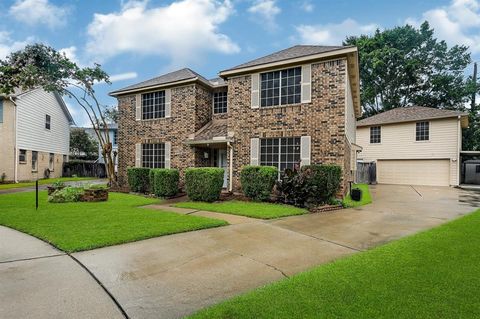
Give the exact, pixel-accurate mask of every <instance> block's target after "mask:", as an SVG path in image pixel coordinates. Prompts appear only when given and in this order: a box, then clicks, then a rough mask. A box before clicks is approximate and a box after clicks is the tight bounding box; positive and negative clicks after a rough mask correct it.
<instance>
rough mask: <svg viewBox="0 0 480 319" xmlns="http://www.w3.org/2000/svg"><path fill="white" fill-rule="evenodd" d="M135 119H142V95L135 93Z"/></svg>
mask: <svg viewBox="0 0 480 319" xmlns="http://www.w3.org/2000/svg"><path fill="white" fill-rule="evenodd" d="M135 119H136V120H137V121H140V120H141V119H142V95H141V94H137V95H135Z"/></svg>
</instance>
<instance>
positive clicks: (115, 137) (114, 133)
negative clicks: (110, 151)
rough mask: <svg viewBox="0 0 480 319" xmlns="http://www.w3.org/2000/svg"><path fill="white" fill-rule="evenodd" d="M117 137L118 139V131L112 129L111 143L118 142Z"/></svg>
mask: <svg viewBox="0 0 480 319" xmlns="http://www.w3.org/2000/svg"><path fill="white" fill-rule="evenodd" d="M117 139H118V132H117V130H114V131H113V145H117V143H118V140H117Z"/></svg>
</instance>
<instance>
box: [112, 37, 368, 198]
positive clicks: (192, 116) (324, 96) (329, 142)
mask: <svg viewBox="0 0 480 319" xmlns="http://www.w3.org/2000/svg"><path fill="white" fill-rule="evenodd" d="M219 75H220V78H217V79H213V80H207V79H205V78H204V77H202V76H201V75H199V74H197V73H195V72H194V71H192V70H190V69H182V70H178V71H175V72H172V73H168V74H165V75H162V76H160V77H157V78H153V79H150V80H148V81H145V82H141V83H138V84H134V85H131V86H129V87H126V88H123V89H120V90H117V91H114V92H111V93H110V94H111V95H112V96H115V97H116V98H117V99H118V105H119V113H120V114H119V123H118V126H119V127H118V144H119V162H118V174H119V183H120V184H121V185H123V186H125V185H126V170H127V168H128V167H133V166H144V167H171V168H178V169H179V170H180V172H181V174H182V175H183V170H184V169H185V168H187V167H199V166H219V167H224V168H225V171H226V174H225V187H226V188H227V189H228V190H233V191H239V190H241V185H240V181H239V178H240V171H241V168H242V167H243V166H245V165H248V164H253V165H271V166H276V167H278V168H279V169H280V170H283V169H285V168H292V167H293V166H294V165H296V164H301V165H304V164H310V163H312V164H313V163H336V164H338V165H340V166H341V167H342V168H343V183H342V190H343V191H344V190H346V185H347V183H348V181H350V180H352V176H353V170H354V169H355V156H356V150H357V149H358V146H356V144H355V135H356V127H355V125H356V124H355V123H356V118H358V117H359V116H360V115H361V107H360V97H359V71H358V52H357V48H356V47H343V46H303V45H302V46H294V47H291V48H288V49H285V50H282V51H279V52H276V53H273V54H271V55H268V56H265V57H262V58H259V59H256V60H253V61H250V62H247V63H244V64H241V65H239V66H236V67H234V68H231V69H228V70H224V71H221V72H220V73H219Z"/></svg>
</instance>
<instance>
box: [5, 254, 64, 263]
mask: <svg viewBox="0 0 480 319" xmlns="http://www.w3.org/2000/svg"><path fill="white" fill-rule="evenodd" d="M66 255H67V254H65V253H64V254H55V255H48V256H38V257H30V258H20V259H14V260H5V261H0V264H8V263H14V262H17V261H19V262H20V261H29V260H37V259H43V258H50V257H59V256H66Z"/></svg>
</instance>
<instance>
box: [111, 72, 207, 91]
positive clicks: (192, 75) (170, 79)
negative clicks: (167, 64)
mask: <svg viewBox="0 0 480 319" xmlns="http://www.w3.org/2000/svg"><path fill="white" fill-rule="evenodd" d="M194 81H200V82H202V83H204V84H206V85H208V86H211V83H210V82H209V81H208V80H207V79H205V78H204V77H203V76H201V75H200V74H198V73H197V72H195V71H193V70H191V69H189V68H184V69H180V70H177V71H173V72H170V73H167V74H163V75H160V76H157V77H155V78H152V79H149V80H146V81H143V82H140V83H136V84H132V85H129V86H127V87H124V88H121V89H118V90H115V91H112V92H110V93H109V95H112V96H115V95H120V94H123V93H128V92H133V91H137V90H141V89H146V88H150V87H159V86H165V85H168V84H175V83H179V82H180V83H183V82H194Z"/></svg>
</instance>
